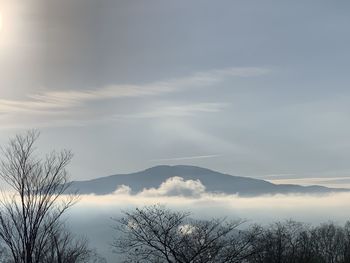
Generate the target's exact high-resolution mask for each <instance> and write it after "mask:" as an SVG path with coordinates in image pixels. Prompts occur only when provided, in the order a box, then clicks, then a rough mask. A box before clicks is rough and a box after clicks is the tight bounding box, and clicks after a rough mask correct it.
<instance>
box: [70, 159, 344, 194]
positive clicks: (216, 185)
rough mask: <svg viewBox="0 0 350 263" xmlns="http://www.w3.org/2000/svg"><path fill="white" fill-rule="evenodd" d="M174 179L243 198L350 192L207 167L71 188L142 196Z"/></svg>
mask: <svg viewBox="0 0 350 263" xmlns="http://www.w3.org/2000/svg"><path fill="white" fill-rule="evenodd" d="M174 176H179V177H182V178H183V179H184V180H200V182H201V183H202V184H203V185H204V186H205V187H206V191H207V192H214V193H225V194H239V195H241V196H257V195H263V194H291V193H314V194H318V193H330V192H342V191H350V189H338V188H327V187H323V186H317V185H313V186H300V185H292V184H273V183H270V182H267V181H264V180H260V179H254V178H249V177H241V176H232V175H229V174H223V173H219V172H215V171H212V170H210V169H206V168H201V167H196V166H186V165H176V166H168V165H162V166H155V167H152V168H149V169H146V170H144V171H140V172H136V173H130V174H117V175H111V176H107V177H101V178H97V179H93V180H89V181H74V182H72V185H71V188H70V189H72V190H73V191H75V190H77V191H78V192H79V193H80V194H96V195H105V194H111V193H113V192H114V191H115V190H116V189H117V187H118V186H120V185H127V186H129V187H131V189H132V193H138V192H140V191H142V190H143V189H145V188H147V189H149V188H158V187H159V186H160V184H161V183H163V182H165V181H166V180H167V179H169V178H171V177H174Z"/></svg>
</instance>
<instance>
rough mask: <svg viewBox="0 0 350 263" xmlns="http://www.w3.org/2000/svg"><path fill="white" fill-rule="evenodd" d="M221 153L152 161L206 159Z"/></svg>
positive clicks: (154, 160) (153, 160)
mask: <svg viewBox="0 0 350 263" xmlns="http://www.w3.org/2000/svg"><path fill="white" fill-rule="evenodd" d="M220 156H221V155H219V154H211V155H195V156H186V157H176V158H167V159H152V160H150V162H162V161H184V160H194V159H206V158H216V157H220Z"/></svg>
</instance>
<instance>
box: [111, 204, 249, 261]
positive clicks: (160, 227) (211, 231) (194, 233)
mask: <svg viewBox="0 0 350 263" xmlns="http://www.w3.org/2000/svg"><path fill="white" fill-rule="evenodd" d="M124 215H125V216H124V217H122V218H119V219H115V220H116V222H117V226H116V229H117V231H118V237H117V238H116V239H115V242H114V243H113V246H114V247H115V248H116V249H117V252H120V253H122V254H124V255H125V256H126V258H125V262H168V263H172V262H177V263H202V262H203V263H204V262H206V263H210V262H227V263H230V262H242V260H243V258H244V256H243V254H244V252H248V250H249V249H248V247H249V244H248V243H249V242H241V241H243V238H242V239H239V238H237V237H238V236H239V232H238V231H235V230H236V229H237V227H238V226H239V225H240V224H242V223H243V221H241V220H238V221H234V222H227V221H226V220H224V219H213V220H194V219H191V218H189V213H186V212H173V211H171V210H168V209H166V208H164V207H162V206H159V205H155V206H148V207H145V208H143V209H136V210H135V211H132V212H124ZM238 240H240V241H238ZM238 250H239V251H238ZM248 253H249V252H248Z"/></svg>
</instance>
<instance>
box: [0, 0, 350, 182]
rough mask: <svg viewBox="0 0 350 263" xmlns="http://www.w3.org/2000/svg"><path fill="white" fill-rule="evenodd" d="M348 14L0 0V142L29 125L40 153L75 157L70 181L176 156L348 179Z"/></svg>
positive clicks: (125, 0) (222, 2)
mask: <svg viewBox="0 0 350 263" xmlns="http://www.w3.org/2000/svg"><path fill="white" fill-rule="evenodd" d="M349 12H350V3H349V1H345V0H344V1H342V0H339V1H322V0H321V1H320V0H318V1H312V0H310V1H280V0H274V1H270V0H266V1H260V0H255V1H253V0H241V1H239V0H235V1H232V0H219V1H209V0H192V1H188V0H177V1H169V0H148V1H143V0H116V1H112V0H99V1H96V0H95V1H92V0H73V1H72V0H60V1H55V0H27V1H21V0H0V21H1V22H0V143H1V144H2V145H3V144H4V143H6V141H7V140H8V138H9V137H11V136H13V135H14V134H16V133H20V132H23V131H25V130H27V129H32V128H35V129H39V130H40V131H41V138H40V141H39V142H38V149H39V150H40V152H46V151H50V150H52V149H62V148H68V149H71V150H72V151H73V152H74V154H75V156H74V159H73V161H72V163H71V166H70V172H71V176H72V178H73V179H75V180H83V179H91V178H96V177H101V176H106V175H110V174H116V173H127V172H134V171H138V170H142V169H145V168H148V167H151V166H155V165H160V164H170V165H175V164H189V165H197V166H202V167H207V168H211V169H214V170H218V171H221V172H226V173H230V174H233V175H241V176H252V177H257V178H264V179H270V180H272V181H274V180H276V181H278V182H296V180H297V182H301V183H314V182H315V180H316V181H317V180H319V181H321V182H326V183H325V184H327V182H328V183H329V182H330V183H332V184H339V185H342V184H343V183H345V182H346V183H349V182H350V180H349V178H348V176H350V162H349V158H350V106H349V100H350V89H349V87H348V85H349V78H350V77H349V68H350V27H349V24H350V16H349ZM310 178H311V179H310ZM319 181H317V182H319Z"/></svg>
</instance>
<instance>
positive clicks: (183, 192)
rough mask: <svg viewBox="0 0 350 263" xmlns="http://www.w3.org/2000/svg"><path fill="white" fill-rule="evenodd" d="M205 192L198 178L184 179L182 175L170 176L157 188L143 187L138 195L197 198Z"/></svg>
mask: <svg viewBox="0 0 350 263" xmlns="http://www.w3.org/2000/svg"><path fill="white" fill-rule="evenodd" d="M204 193H205V186H204V185H203V184H202V183H201V182H200V181H199V180H184V179H183V178H182V177H178V176H175V177H171V178H169V179H167V180H166V181H165V182H163V183H162V184H161V185H160V186H159V187H158V188H150V189H144V190H143V191H142V192H141V193H139V194H138V195H139V196H148V197H152V196H153V197H155V196H186V197H194V198H198V197H200V196H201V195H202V194H204Z"/></svg>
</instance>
